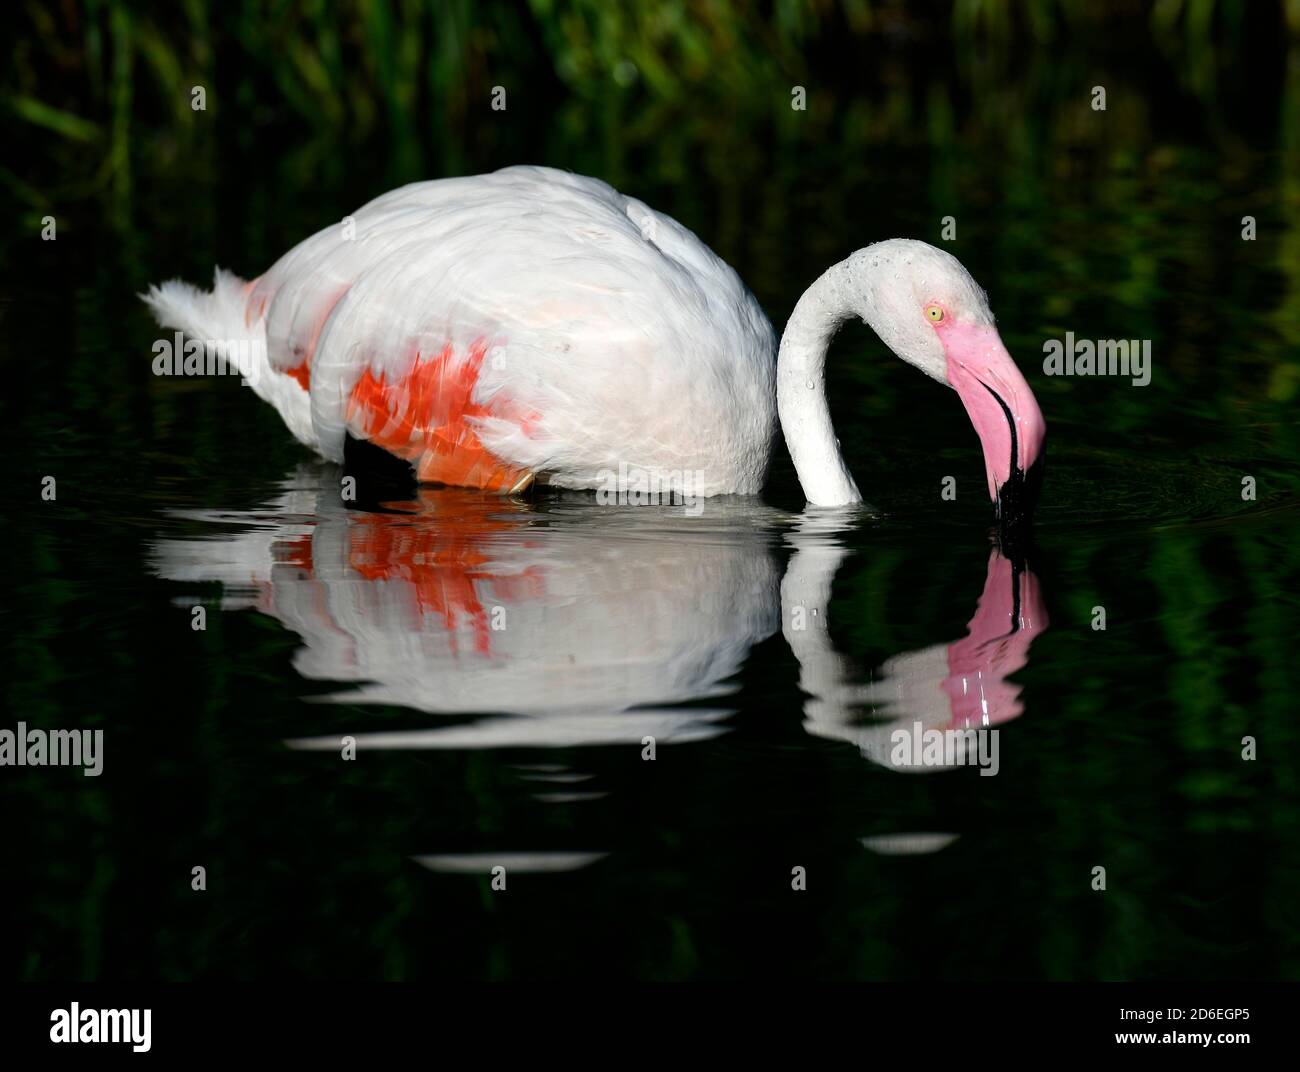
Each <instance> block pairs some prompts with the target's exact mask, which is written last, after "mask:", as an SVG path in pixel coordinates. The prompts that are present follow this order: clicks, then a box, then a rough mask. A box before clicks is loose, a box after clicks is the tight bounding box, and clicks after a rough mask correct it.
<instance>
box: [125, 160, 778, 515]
mask: <svg viewBox="0 0 1300 1072" xmlns="http://www.w3.org/2000/svg"><path fill="white" fill-rule="evenodd" d="M146 300H147V301H148V302H149V304H150V305H151V307H152V308H153V310H154V312H155V315H156V316H157V317H158V319H159V320H160V321H161V322H162V323H164V324H165V325H168V326H171V327H176V328H179V329H181V330H183V331H185V332H187V333H188V334H190V335H191V336H194V337H197V338H200V339H203V340H204V341H205V343H206V344H207V345H208V346H209V347H211V348H213V349H215V350H217V351H218V352H221V351H222V350H223V349H228V350H230V351H231V353H232V356H233V357H234V359H235V360H236V361H238V362H240V363H241V367H240V371H241V372H242V373H244V374H245V377H246V379H248V381H249V382H250V384H251V385H252V386H253V388H254V389H255V390H256V391H257V393H258V394H259V395H261V396H262V397H263V398H265V399H267V400H268V401H269V402H271V403H272V404H273V405H274V406H275V407H276V409H277V410H278V411H279V412H280V414H281V416H282V417H283V418H284V420H285V423H286V424H287V426H288V427H289V429H290V430H291V431H292V432H293V433H294V435H295V436H297V438H298V439H300V440H301V441H302V442H304V443H306V444H307V445H308V446H310V447H312V448H313V449H314V450H316V451H317V452H319V453H320V454H321V455H322V456H324V457H326V458H328V459H331V460H334V461H342V459H343V446H344V441H345V438H346V437H347V436H348V435H349V434H350V435H352V436H354V437H357V438H360V439H365V440H369V441H371V442H373V443H376V444H377V445H379V446H381V447H383V448H384V449H386V450H388V451H389V452H390V453H393V454H395V455H397V456H399V457H402V458H405V459H407V460H408V461H410V462H411V464H412V465H413V467H414V468H415V471H416V473H417V475H418V476H419V478H420V479H421V480H423V481H427V482H435V483H442V484H451V485H459V486H466V487H478V488H489V489H494V490H510V489H512V488H515V487H519V486H522V485H523V484H525V483H527V481H529V480H530V479H532V478H533V477H534V476H537V477H542V478H544V479H546V480H547V481H549V482H550V483H552V484H555V485H557V486H560V487H567V488H575V489H584V488H586V489H591V488H599V487H602V486H607V485H608V482H609V480H610V475H611V474H617V473H618V472H619V471H620V468H622V470H624V471H626V470H629V469H630V470H634V471H636V470H639V471H644V472H650V473H654V474H658V476H657V479H658V480H659V481H660V482H661V485H662V487H663V489H664V490H669V489H670V488H671V489H672V490H676V491H681V490H682V489H683V485H684V486H685V487H686V488H687V489H688V490H689V491H690V492H691V493H693V494H697V495H715V494H721V493H741V494H753V493H757V492H758V491H759V490H760V489H761V487H762V483H763V478H764V475H765V473H766V470H767V464H768V459H769V456H770V452H771V444H772V441H773V433H774V431H775V428H776V406H775V363H776V340H775V335H774V333H773V330H772V327H771V324H770V323H769V322H768V320H767V317H766V316H765V315H764V314H763V311H762V309H761V308H760V307H759V305H758V303H757V302H756V301H755V299H754V297H753V295H751V294H750V293H749V291H748V290H747V289H746V288H745V286H744V284H743V283H742V282H741V281H740V279H739V278H738V277H737V275H736V273H735V272H734V271H732V269H731V268H729V267H728V266H727V265H726V264H725V263H724V262H723V261H722V260H720V259H719V258H718V257H717V256H716V255H715V254H714V253H713V252H712V251H711V250H709V248H708V247H707V246H705V245H704V244H703V243H702V242H701V241H700V240H699V239H698V238H697V237H696V236H695V235H694V234H692V233H691V232H690V231H688V230H687V229H686V228H684V227H682V226H681V225H680V224H679V223H677V222H676V221H675V220H673V219H671V218H670V217H668V216H665V215H663V214H662V213H659V212H656V211H654V210H653V209H651V208H649V207H648V206H646V205H645V204H643V203H642V202H640V201H638V200H636V199H634V198H630V197H625V196H623V195H622V194H620V193H618V191H616V190H614V189H613V188H612V187H610V186H609V185H607V184H606V183H603V182H600V181H598V180H596V179H590V178H584V177H581V176H577V175H572V174H569V173H567V172H563V171H556V170H553V169H550V168H540V167H512V168H507V169H505V170H503V171H498V172H495V173H493V174H489V175H480V176H474V177H468V178H455V179H442V180H436V181H431V182H420V183H415V184H412V185H409V186H404V187H401V188H400V189H397V190H394V191H392V192H390V193H388V194H385V195H384V196H382V197H380V198H378V199H376V200H374V201H372V202H370V203H369V204H368V205H366V206H365V207H364V208H362V209H360V210H358V211H357V212H356V213H355V214H354V215H353V216H352V217H349V218H346V219H345V220H343V221H342V222H340V223H336V224H334V225H332V226H330V227H327V228H325V229H324V230H322V231H319V232H318V233H316V234H315V235H313V236H312V237H310V238H308V239H306V240H305V241H303V242H301V243H300V244H299V245H297V246H296V247H294V248H293V249H292V250H290V251H289V252H288V253H287V254H285V255H284V256H283V257H281V258H280V260H279V261H277V262H276V263H275V264H274V265H272V266H271V268H270V269H269V270H268V271H266V272H265V273H264V274H263V275H262V276H260V277H259V278H257V279H255V280H253V281H252V282H249V283H245V282H244V281H243V280H240V279H238V278H236V277H235V276H233V275H230V274H229V273H225V272H222V271H220V270H218V272H217V277H216V282H215V286H214V288H213V290H212V291H210V292H203V291H200V290H198V289H196V288H194V287H191V286H189V285H187V284H184V283H181V282H178V281H172V282H169V283H165V284H163V285H162V286H160V287H155V288H153V289H152V290H151V291H150V293H149V294H148V295H147V296H146ZM241 344H243V345H245V346H246V347H247V349H246V350H244V351H241V350H240V349H239V346H240V345H241Z"/></svg>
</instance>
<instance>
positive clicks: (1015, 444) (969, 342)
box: [935, 324, 1047, 528]
mask: <svg viewBox="0 0 1300 1072" xmlns="http://www.w3.org/2000/svg"><path fill="white" fill-rule="evenodd" d="M935 331H936V333H937V334H938V335H939V338H940V339H941V340H942V342H943V349H944V353H945V355H946V356H947V359H948V382H949V383H950V384H951V385H952V386H953V387H954V388H956V390H957V394H958V396H960V398H961V401H962V405H964V406H965V407H966V414H967V416H969V417H970V421H971V424H973V425H974V426H975V432H976V434H977V435H978V436H979V438H980V446H981V447H982V448H983V450H984V471H985V474H986V475H987V477H988V489H989V497H990V498H991V499H992V500H993V502H994V504H995V506H996V508H997V515H998V521H999V522H1000V523H1001V525H1002V526H1003V527H1004V528H1006V527H1014V526H1019V525H1023V524H1024V523H1025V522H1027V521H1028V520H1029V518H1030V516H1031V515H1032V513H1033V511H1034V507H1035V506H1036V505H1037V502H1038V492H1039V489H1040V488H1041V486H1042V482H1043V440H1044V436H1045V435H1046V432H1047V426H1046V424H1045V423H1044V421H1043V413H1042V410H1040V409H1039V408H1038V400H1037V399H1036V398H1034V392H1033V391H1031V390H1030V389H1029V384H1028V383H1026V382H1025V378H1024V376H1022V375H1021V373H1020V369H1018V368H1017V367H1016V363H1015V362H1014V361H1012V360H1011V355H1010V354H1009V353H1007V348H1006V347H1005V346H1003V345H1002V339H1001V338H1000V337H999V335H998V332H997V329H996V328H994V327H993V326H991V325H988V326H982V325H967V324H952V325H946V326H945V325H941V326H937V327H936V328H935Z"/></svg>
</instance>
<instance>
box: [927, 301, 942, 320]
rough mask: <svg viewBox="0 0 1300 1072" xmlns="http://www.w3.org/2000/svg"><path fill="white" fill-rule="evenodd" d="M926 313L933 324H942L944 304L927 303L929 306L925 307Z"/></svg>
mask: <svg viewBox="0 0 1300 1072" xmlns="http://www.w3.org/2000/svg"><path fill="white" fill-rule="evenodd" d="M925 315H926V317H927V318H928V319H929V321H930V323H931V324H942V323H943V307H942V306H939V305H927V306H926V307H925Z"/></svg>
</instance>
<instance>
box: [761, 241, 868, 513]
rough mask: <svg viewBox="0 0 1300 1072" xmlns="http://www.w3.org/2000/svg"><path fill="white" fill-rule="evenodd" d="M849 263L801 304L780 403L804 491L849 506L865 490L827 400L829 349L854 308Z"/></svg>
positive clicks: (786, 344)
mask: <svg viewBox="0 0 1300 1072" xmlns="http://www.w3.org/2000/svg"><path fill="white" fill-rule="evenodd" d="M853 295H854V290H853V286H852V284H851V273H850V270H849V262H848V261H841V262H840V263H839V264H837V265H835V266H834V267H832V268H830V269H828V270H827V271H826V272H825V274H824V275H822V277H821V278H820V279H818V280H817V282H815V283H814V284H813V285H812V286H811V287H809V288H808V289H807V290H806V291H805V292H804V295H803V297H802V298H800V299H799V304H798V305H796V306H795V308H794V312H793V313H792V314H791V316H790V322H789V324H787V325H786V329H785V334H784V335H783V336H782V337H781V349H780V353H779V355H778V357H777V363H776V406H777V412H778V413H780V415H781V431H782V432H783V433H784V435H785V444H786V446H787V447H788V448H789V450H790V457H791V458H792V459H794V468H795V472H796V473H798V474H799V483H800V484H801V485H802V486H803V492H804V495H805V496H807V498H808V501H809V502H810V503H812V504H813V505H814V506H847V505H849V504H851V503H860V502H861V501H862V495H861V493H860V492H859V491H858V486H857V485H856V484H855V483H854V482H853V477H852V476H850V475H849V471H848V468H847V467H846V466H845V464H844V457H843V455H841V454H840V443H839V440H838V439H836V438H835V429H834V427H833V426H832V425H831V413H830V408H829V407H828V406H827V404H826V375H825V372H826V348H827V347H828V346H829V345H830V341H831V338H832V337H833V336H834V335H835V332H836V331H838V330H839V327H840V325H841V324H842V323H844V321H845V320H847V319H849V318H850V317H852V316H856V315H858V314H857V313H856V312H855V310H854V308H853V304H854V298H853Z"/></svg>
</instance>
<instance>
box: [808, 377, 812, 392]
mask: <svg viewBox="0 0 1300 1072" xmlns="http://www.w3.org/2000/svg"><path fill="white" fill-rule="evenodd" d="M807 387H808V390H810V391H811V390H812V389H813V382H812V380H809V381H808V383H807Z"/></svg>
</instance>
